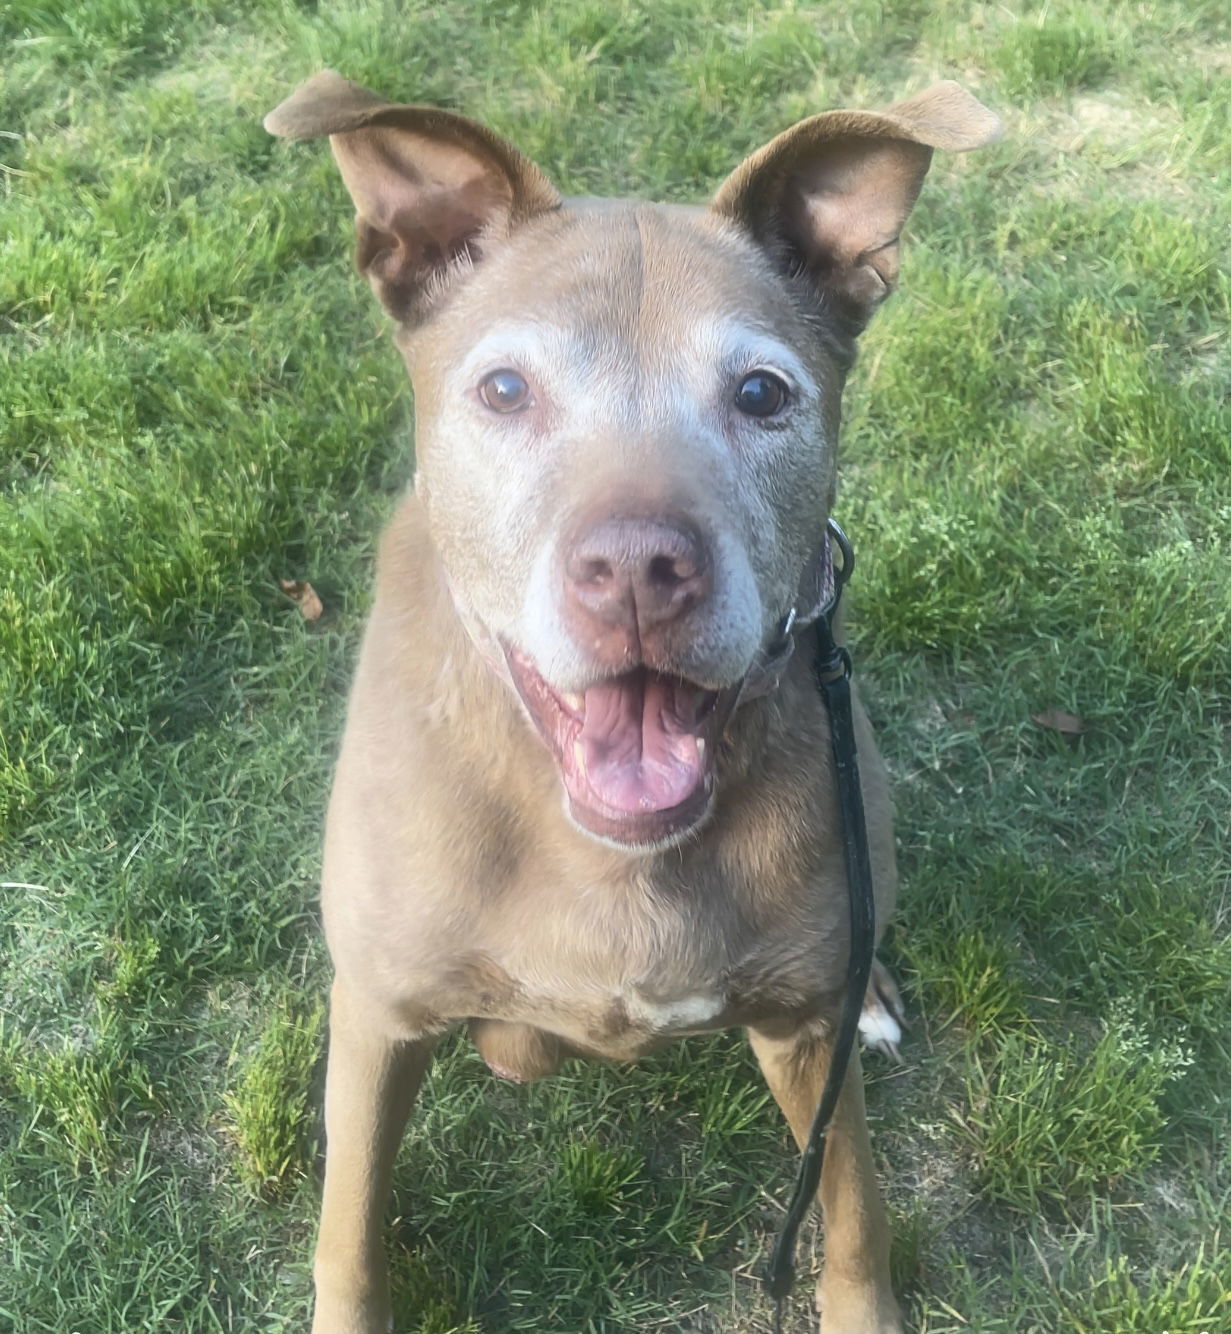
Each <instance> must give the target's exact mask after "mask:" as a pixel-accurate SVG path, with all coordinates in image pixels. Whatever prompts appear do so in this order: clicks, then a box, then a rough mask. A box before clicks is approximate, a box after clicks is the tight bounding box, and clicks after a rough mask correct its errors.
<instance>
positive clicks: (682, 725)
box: [505, 647, 720, 852]
mask: <svg viewBox="0 0 1231 1334" xmlns="http://www.w3.org/2000/svg"><path fill="white" fill-rule="evenodd" d="M505 657H506V659H507V661H508V665H509V674H510V676H511V677H512V680H513V684H514V686H515V687H516V689H517V693H518V695H519V696H520V697H521V700H522V703H523V704H524V705H525V707H526V711H527V713H529V715H530V717H531V719H532V721H533V722H534V725H535V727H536V729H537V730H538V732H539V735H540V736H541V737H542V738H543V740H544V741H545V742H546V743H547V746H548V749H549V750H550V751H551V753H552V755H553V756H554V757H555V761H556V766H557V768H558V770H559V773H560V778H561V781H562V782H563V784H564V791H565V795H566V798H567V805H568V814H569V818H570V820H571V821H572V822H573V824H574V825H576V826H577V828H578V829H580V830H581V831H582V832H583V833H586V834H589V835H590V836H591V837H592V838H596V839H599V840H600V841H601V842H603V843H606V844H608V845H609V846H611V847H616V848H620V849H624V850H627V851H638V852H648V851H654V850H657V849H661V848H666V847H670V846H671V845H672V844H673V843H678V842H679V841H680V840H681V839H682V838H684V837H685V836H686V835H688V834H689V833H691V832H692V831H693V830H694V829H696V828H697V827H698V826H699V825H700V824H701V823H702V821H704V820H705V818H706V816H707V815H708V814H709V811H710V807H711V806H712V804H713V799H714V753H715V749H716V744H717V737H716V735H715V732H716V722H717V718H718V702H719V695H720V692H719V691H717V690H711V689H707V688H705V687H703V686H700V685H697V684H695V683H694V682H691V681H687V680H684V679H683V678H681V677H678V676H671V675H667V674H666V673H662V672H658V671H654V670H653V669H651V668H648V667H637V668H635V669H633V670H632V671H628V672H624V673H622V674H621V675H618V676H612V677H608V678H607V679H605V680H602V681H599V682H597V683H595V684H594V685H591V686H589V687H587V688H586V689H585V690H584V691H582V692H580V693H577V694H561V693H558V692H557V691H555V690H553V689H552V687H551V686H550V685H548V683H547V682H546V681H545V680H544V679H543V677H542V675H541V674H540V673H539V672H538V670H537V669H536V668H535V666H534V664H533V663H532V662H531V661H530V660H529V659H528V658H527V657H526V656H525V655H524V654H521V653H519V652H518V651H517V650H516V649H512V648H508V647H506V648H505Z"/></svg>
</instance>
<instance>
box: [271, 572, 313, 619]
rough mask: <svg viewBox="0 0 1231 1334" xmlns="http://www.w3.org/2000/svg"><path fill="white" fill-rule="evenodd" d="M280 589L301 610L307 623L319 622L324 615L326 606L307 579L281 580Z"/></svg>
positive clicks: (300, 612) (279, 581)
mask: <svg viewBox="0 0 1231 1334" xmlns="http://www.w3.org/2000/svg"><path fill="white" fill-rule="evenodd" d="M278 587H279V588H280V589H281V590H282V591H283V592H284V593H285V594H286V595H287V597H288V598H290V600H291V601H292V602H293V603H294V604H295V605H296V606H297V607H298V608H299V614H300V615H301V616H302V617H303V618H304V620H305V621H319V620H320V619H321V617H322V616H323V615H324V613H325V604H324V603H323V602H322V601H321V599H320V596H319V595H318V594H317V591H316V589H315V588H313V587H312V585H311V584H310V583H308V581H307V580H306V579H279V580H278Z"/></svg>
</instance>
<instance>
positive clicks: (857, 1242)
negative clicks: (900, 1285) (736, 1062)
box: [749, 1027, 902, 1334]
mask: <svg viewBox="0 0 1231 1334" xmlns="http://www.w3.org/2000/svg"><path fill="white" fill-rule="evenodd" d="M749 1038H750V1040H751V1042H752V1049H753V1051H754V1052H755V1053H756V1056H757V1060H758V1061H760V1063H761V1070H762V1072H763V1073H764V1075H765V1080H766V1082H767V1083H768V1084H769V1088H770V1092H771V1093H773V1095H774V1098H775V1099H776V1100H777V1103H778V1106H779V1107H781V1108H782V1111H783V1113H784V1114H785V1116H786V1119H787V1121H788V1122H789V1123H790V1127H791V1132H792V1133H793V1134H794V1136H795V1141H796V1143H797V1144H798V1145H799V1147H800V1148H801V1149H802V1148H803V1146H804V1144H805V1143H806V1141H807V1139H808V1133H809V1131H810V1130H811V1128H812V1118H813V1116H814V1114H815V1112H816V1108H817V1104H818V1103H819V1102H820V1100H821V1086H822V1085H823V1084H824V1082H825V1075H826V1072H827V1071H828V1069H829V1061H830V1055H831V1052H832V1048H833V1039H832V1035H831V1033H829V1032H826V1033H820V1032H818V1031H817V1030H816V1029H815V1028H812V1027H804V1028H801V1029H797V1030H795V1031H794V1032H791V1033H788V1034H778V1033H769V1032H766V1031H764V1030H761V1031H758V1030H755V1029H752V1030H750V1031H749ZM820 1196H821V1210H822V1214H823V1217H824V1223H825V1265H824V1268H823V1270H822V1271H821V1278H820V1282H819V1283H818V1284H817V1291H816V1295H817V1306H818V1307H819V1309H820V1311H821V1329H822V1334H901V1331H902V1317H901V1315H900V1314H899V1312H898V1305H897V1302H896V1301H895V1300H894V1296H893V1290H892V1288H891V1287H890V1283H889V1227H888V1224H887V1222H886V1219H885V1210H884V1206H883V1205H882V1204H881V1198H880V1192H879V1190H878V1189H877V1185H876V1169H875V1167H874V1166H873V1163H872V1145H871V1143H870V1142H869V1140H868V1125H867V1121H866V1119H865V1115H864V1105H863V1072H862V1071H861V1069H860V1065H859V1049H858V1047H856V1049H855V1050H854V1051H853V1052H852V1053H851V1062H850V1065H849V1066H848V1068H847V1072H846V1081H845V1083H844V1084H843V1087H842V1096H841V1097H840V1098H839V1099H838V1106H837V1110H836V1111H835V1113H834V1118H833V1122H832V1123H831V1125H830V1128H829V1135H828V1138H827V1141H826V1145H825V1168H824V1171H823V1173H822V1174H821V1189H820Z"/></svg>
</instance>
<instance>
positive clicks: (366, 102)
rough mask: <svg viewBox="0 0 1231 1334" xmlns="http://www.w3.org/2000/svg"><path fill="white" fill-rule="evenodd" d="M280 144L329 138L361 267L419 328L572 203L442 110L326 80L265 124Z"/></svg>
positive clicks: (383, 298)
mask: <svg viewBox="0 0 1231 1334" xmlns="http://www.w3.org/2000/svg"><path fill="white" fill-rule="evenodd" d="M264 123H265V128H266V129H267V130H268V131H269V132H270V134H276V135H279V136H281V137H283V138H287V139H314V138H316V137H318V136H319V135H324V134H327V135H328V136H329V145H330V147H331V148H332V149H333V155H334V157H335V158H336V159H337V163H338V168H339V170H340V171H341V173H342V179H343V180H344V181H345V182H346V188H347V189H348V190H349V191H350V196H351V198H352V199H353V200H354V203H355V230H356V243H355V264H356V265H357V267H358V269H359V271H360V272H361V273H363V274H364V275H366V277H367V279H368V281H369V282H370V283H371V285H372V290H373V291H374V292H375V293H376V296H377V298H378V299H379V300H380V302H381V304H382V305H383V306H384V307H385V309H386V310H388V312H389V313H390V314H391V315H392V316H393V317H394V318H395V319H396V320H398V321H399V322H400V323H403V324H413V323H415V322H417V321H418V320H420V319H421V318H422V317H423V316H424V314H425V313H426V312H427V309H428V307H429V306H430V304H431V302H432V300H433V298H434V296H435V295H436V294H437V293H438V292H439V291H441V290H443V288H444V287H445V286H447V282H446V279H447V278H448V276H449V275H450V274H451V273H453V274H456V273H457V272H459V271H461V270H463V269H464V268H466V267H467V266H468V265H469V264H470V263H471V262H473V261H475V260H477V259H479V258H480V257H481V255H482V253H483V249H484V247H485V246H486V245H488V244H490V243H492V242H494V241H498V240H499V239H500V238H501V237H503V236H506V235H507V234H508V233H509V232H511V231H512V230H513V229H514V228H516V227H517V226H519V225H520V224H521V223H523V222H525V221H527V220H528V219H530V218H532V217H535V216H536V215H538V214H540V213H545V212H548V211H550V210H552V209H556V208H559V206H560V196H559V195H558V194H557V193H556V191H555V189H554V187H553V186H552V185H551V183H550V182H549V181H548V180H547V178H546V177H545V176H544V175H543V173H542V172H541V171H540V170H539V169H538V167H536V166H535V165H534V163H533V162H531V161H530V160H529V159H528V158H525V157H523V156H522V155H521V153H519V152H518V151H517V149H516V148H514V147H513V146H512V144H509V143H506V142H505V141H504V140H503V139H501V138H500V137H499V136H498V135H495V134H493V133H492V132H491V131H490V130H488V129H485V128H484V127H483V126H482V125H479V124H477V123H476V122H474V121H471V120H467V119H466V118H465V117H463V116H456V115H454V114H453V113H452V112H449V111H440V110H437V109H436V108H434V107H419V106H402V105H399V104H398V103H395V102H386V101H385V100H384V99H383V98H381V97H378V96H377V95H376V94H375V93H372V92H369V91H368V90H367V89H366V88H361V87H360V86H359V85H358V84H357V83H351V82H350V81H349V80H347V79H343V78H342V77H341V76H340V75H338V74H335V73H334V72H333V71H332V70H323V71H322V72H321V73H320V74H317V75H316V76H315V77H314V78H312V79H309V80H308V82H307V83H305V84H304V85H303V87H302V88H300V89H299V90H298V91H296V92H294V93H292V94H291V96H290V97H288V98H287V100H286V101H285V102H283V103H282V105H281V106H279V107H277V108H275V109H274V110H273V111H271V112H270V113H269V115H268V116H266V117H265V122H264Z"/></svg>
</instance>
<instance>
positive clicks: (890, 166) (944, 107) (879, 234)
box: [712, 83, 1001, 334]
mask: <svg viewBox="0 0 1231 1334" xmlns="http://www.w3.org/2000/svg"><path fill="white" fill-rule="evenodd" d="M1000 129H1001V127H1000V122H999V120H997V118H996V117H995V116H994V115H993V114H992V113H991V112H990V111H989V110H988V109H987V108H986V107H985V106H983V105H982V103H980V102H977V101H976V100H975V99H974V98H973V97H971V95H970V94H969V93H968V92H966V91H965V90H964V89H962V88H960V87H959V86H958V85H957V84H956V83H938V84H936V85H935V87H932V88H929V89H927V91H926V92H922V93H919V94H917V95H916V96H915V97H912V98H909V99H908V100H907V101H905V102H899V103H898V104H897V105H896V106H893V107H890V108H889V110H888V111H881V112H875V111H827V112H825V113H824V114H822V115H820V116H813V117H811V118H810V119H809V120H804V121H800V123H799V124H798V125H795V126H793V127H792V128H791V129H789V130H787V131H785V133H783V134H780V135H779V136H778V137H777V138H776V139H773V140H771V141H770V142H769V143H768V144H766V145H765V147H764V148H761V149H758V151H757V152H755V153H753V155H752V156H751V157H750V158H747V159H746V160H745V161H744V162H742V163H741V164H740V165H739V166H738V167H736V169H735V170H734V171H733V172H732V173H731V175H730V176H728V177H727V179H726V181H725V182H724V183H723V184H722V186H721V187H720V188H719V190H718V193H717V194H716V195H715V196H714V201H713V204H712V207H713V209H714V210H715V211H716V212H718V213H720V214H722V215H724V216H725V217H729V218H732V219H734V220H735V221H736V222H738V223H740V224H741V225H742V226H744V227H745V228H746V229H747V230H748V231H750V232H751V233H752V236H753V237H754V239H755V240H756V241H757V242H759V243H760V245H762V246H763V247H764V248H765V249H766V250H767V251H768V252H769V253H770V255H771V256H772V257H773V258H774V260H775V261H776V262H777V263H778V265H779V266H780V267H781V268H782V269H783V270H784V271H785V272H787V273H790V274H791V275H793V276H794V275H803V276H806V277H807V278H809V279H810V280H811V282H812V283H813V284H814V285H815V287H816V288H817V289H819V293H820V295H821V298H822V300H823V301H824V302H825V303H826V305H827V307H829V308H830V309H833V310H835V311H836V313H837V314H838V315H839V316H840V317H841V318H842V319H843V320H844V321H845V322H846V324H847V332H849V333H851V334H857V333H859V332H860V331H861V330H862V329H863V327H864V326H865V325H866V324H867V322H868V320H869V319H870V318H871V315H872V312H873V311H874V310H875V309H876V307H877V306H878V305H879V304H880V302H881V301H882V300H884V298H885V297H886V296H887V295H888V294H889V292H890V291H891V290H892V289H893V286H894V284H895V283H896V281H897V276H898V261H899V253H898V238H899V235H900V233H901V230H902V225H903V223H905V221H906V218H907V215H908V214H909V213H910V211H911V209H912V208H913V207H914V204H915V200H916V199H917V198H918V196H919V190H920V188H921V186H922V185H923V178H924V176H925V175H926V174H927V169H928V166H929V164H930V163H931V160H932V150H933V149H934V148H947V149H951V150H954V151H957V152H964V151H965V150H967V149H970V148H979V147H981V146H982V145H984V144H989V143H991V142H992V141H993V140H995V139H997V138H999V136H1000Z"/></svg>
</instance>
